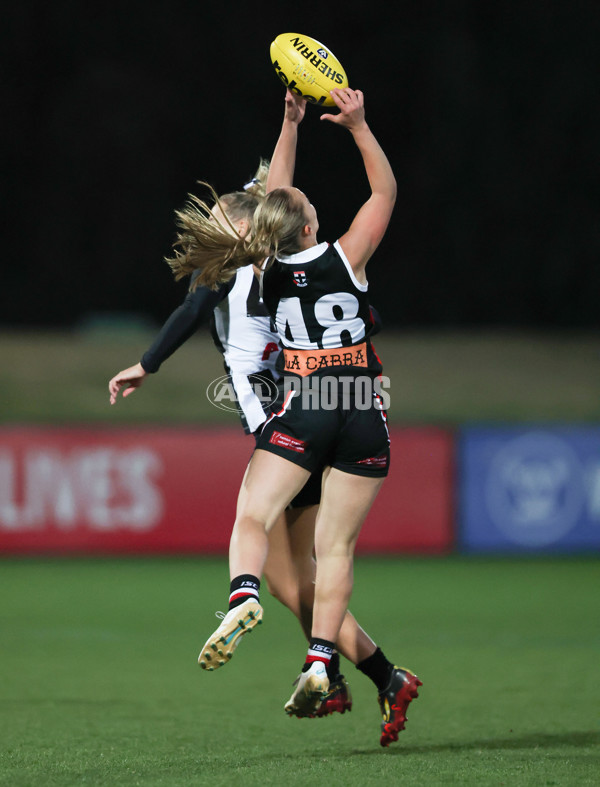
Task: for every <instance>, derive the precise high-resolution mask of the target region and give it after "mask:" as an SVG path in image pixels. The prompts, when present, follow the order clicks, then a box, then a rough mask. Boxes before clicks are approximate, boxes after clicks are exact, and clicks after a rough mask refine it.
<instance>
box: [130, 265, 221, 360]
mask: <svg viewBox="0 0 600 787" xmlns="http://www.w3.org/2000/svg"><path fill="white" fill-rule="evenodd" d="M194 279H195V275H194V276H193V277H192V282H193V281H194ZM232 283H233V282H231V283H229V282H228V283H227V284H224V285H222V286H221V287H219V289H218V290H209V289H208V288H207V287H197V288H196V289H195V290H194V291H193V292H188V294H187V295H186V297H185V300H184V301H183V303H182V304H181V305H180V306H178V307H177V308H176V309H175V311H174V312H173V313H172V314H171V316H170V317H169V318H168V319H167V320H166V322H165V324H164V325H163V327H162V328H161V329H160V331H159V333H158V336H157V337H156V339H155V340H154V341H153V342H152V344H151V346H150V347H149V348H148V349H147V350H146V352H145V353H144V354H143V355H142V359H141V361H140V363H141V365H142V368H143V369H144V371H145V372H157V371H158V370H159V369H160V366H161V364H162V363H163V362H164V361H166V360H167V358H169V357H170V356H171V355H172V354H173V353H174V352H175V350H177V349H178V348H179V347H181V345H182V344H183V343H184V342H186V341H187V340H188V339H189V338H190V336H192V335H193V334H194V333H195V332H196V331H197V330H198V328H199V327H200V326H201V325H202V324H203V323H205V322H207V321H208V320H209V319H210V318H211V316H212V313H213V311H214V308H215V306H216V305H217V304H218V303H219V302H220V301H222V300H223V298H225V296H226V295H227V293H228V292H229V290H230V289H231V284H232Z"/></svg>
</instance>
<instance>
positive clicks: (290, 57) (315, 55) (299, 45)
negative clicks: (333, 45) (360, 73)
mask: <svg viewBox="0 0 600 787" xmlns="http://www.w3.org/2000/svg"><path fill="white" fill-rule="evenodd" d="M270 54H271V62H272V63H273V67H274V68H275V72H276V74H277V76H278V77H279V79H281V81H282V82H283V84H284V85H286V87H288V88H289V89H290V90H291V91H293V92H294V93H296V94H297V95H299V96H302V97H303V98H305V99H306V100H307V101H310V103H311V104H317V105H318V106H321V107H333V106H335V102H334V100H333V99H332V98H331V96H330V95H329V91H330V90H332V89H333V88H334V87H348V77H347V76H346V72H345V71H344V69H343V68H342V65H341V63H340V61H339V60H338V59H337V57H336V56H335V55H334V54H333V52H332V51H331V50H330V49H328V48H327V47H326V46H325V45H324V44H321V43H320V42H319V41H317V40H316V39H314V38H311V37H310V36H303V35H300V34H299V33H281V34H280V35H278V36H277V38H276V39H275V40H274V41H273V43H272V44H271V51H270Z"/></svg>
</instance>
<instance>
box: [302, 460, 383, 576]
mask: <svg viewBox="0 0 600 787" xmlns="http://www.w3.org/2000/svg"><path fill="white" fill-rule="evenodd" d="M383 481H384V478H382V477H372V476H364V475H354V474H351V473H347V472H344V471H342V470H338V469H336V468H335V467H332V468H328V469H327V470H326V471H325V474H324V479H323V494H322V496H321V505H320V506H319V513H318V516H317V523H316V528H315V549H316V553H317V561H318V560H319V558H320V557H321V556H322V555H329V554H332V553H333V552H335V553H336V554H352V552H353V551H354V546H355V544H356V540H357V538H358V535H359V533H360V529H361V527H362V524H363V522H364V521H365V518H366V516H367V514H368V513H369V509H370V508H371V506H372V505H373V501H374V500H375V498H376V497H377V493H378V492H379V489H380V488H381V485H382V484H383Z"/></svg>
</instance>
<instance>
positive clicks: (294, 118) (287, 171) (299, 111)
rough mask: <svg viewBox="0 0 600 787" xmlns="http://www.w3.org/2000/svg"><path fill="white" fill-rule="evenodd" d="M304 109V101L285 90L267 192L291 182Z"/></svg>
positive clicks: (288, 184)
mask: <svg viewBox="0 0 600 787" xmlns="http://www.w3.org/2000/svg"><path fill="white" fill-rule="evenodd" d="M305 110H306V101H305V100H304V99H303V98H301V97H300V96H297V95H296V94H295V93H292V92H291V91H290V90H286V91H285V112H284V116H283V125H282V126H281V133H280V134H279V139H278V140H277V143H276V145H275V150H274V151H273V157H272V158H271V166H270V168H269V176H268V178H267V192H269V191H273V189H278V188H280V187H281V186H291V185H292V184H293V181H294V169H295V166H296V144H297V142H298V125H299V124H300V123H301V122H302V118H303V117H304V112H305Z"/></svg>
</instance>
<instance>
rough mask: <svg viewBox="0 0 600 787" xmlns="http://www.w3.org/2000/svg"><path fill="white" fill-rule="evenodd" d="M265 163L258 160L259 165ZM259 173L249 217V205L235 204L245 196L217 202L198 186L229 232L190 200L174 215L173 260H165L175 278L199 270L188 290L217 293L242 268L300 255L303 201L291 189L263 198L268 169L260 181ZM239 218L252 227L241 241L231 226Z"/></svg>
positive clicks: (200, 202)
mask: <svg viewBox="0 0 600 787" xmlns="http://www.w3.org/2000/svg"><path fill="white" fill-rule="evenodd" d="M265 164H266V162H264V161H262V160H261V166H264V165H265ZM260 172H261V168H260V167H259V170H258V172H257V175H255V178H254V181H253V183H254V184H255V185H256V190H255V191H254V193H253V194H250V195H249V196H252V197H254V198H255V203H254V208H253V211H252V213H249V212H248V210H249V205H250V201H249V200H239V202H238V196H240V197H244V196H246V193H245V192H233V193H232V194H224V195H223V196H221V197H219V196H218V195H217V194H216V192H215V191H214V189H213V188H212V187H211V186H210V185H209V184H207V183H203V185H205V186H206V187H207V188H208V189H209V191H210V193H211V195H212V197H213V199H214V201H215V204H217V205H219V206H220V207H221V210H222V211H223V214H224V215H225V219H226V221H227V224H228V227H225V226H224V225H223V224H222V223H221V222H219V221H215V220H214V217H212V214H211V212H210V207H209V206H208V205H207V203H206V202H204V201H203V200H201V199H199V198H198V197H195V196H194V195H189V197H188V202H187V203H186V205H185V207H184V209H183V210H181V211H178V212H177V213H176V216H177V220H178V221H177V223H178V226H179V227H180V228H181V232H180V233H179V235H178V237H177V240H176V242H175V244H174V247H175V248H176V250H177V252H176V255H175V257H174V258H172V259H167V263H168V264H169V265H170V266H171V269H172V270H173V273H174V274H175V278H176V279H181V278H182V277H183V276H186V275H188V274H190V273H192V272H193V271H195V270H197V269H200V275H199V276H197V277H196V278H195V279H194V282H193V285H192V287H194V288H195V287H197V286H199V285H203V286H206V287H210V288H211V289H216V288H217V287H218V285H219V284H221V283H222V282H225V281H228V280H229V279H231V278H232V276H234V275H235V273H236V272H237V270H238V269H239V268H242V267H244V266H245V265H260V264H262V262H263V261H264V260H265V259H266V258H267V257H277V256H284V255H289V254H295V253H296V252H298V251H300V249H301V246H300V237H301V231H302V228H303V227H304V225H305V224H306V216H305V214H304V208H303V206H302V202H301V201H300V200H299V199H298V198H297V196H296V195H295V194H294V192H293V191H292V190H291V189H286V188H280V189H274V190H273V191H271V192H269V194H267V195H265V193H264V183H266V175H267V174H268V165H266V169H265V170H264V181H263V179H262V177H261V176H260V175H259V173H260ZM261 188H262V192H261ZM211 218H212V220H211ZM240 219H248V220H249V221H250V222H251V226H250V230H249V232H248V233H247V235H246V236H245V237H240V236H239V235H238V234H237V232H236V230H235V227H234V226H233V223H232V222H234V221H239V220H240Z"/></svg>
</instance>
